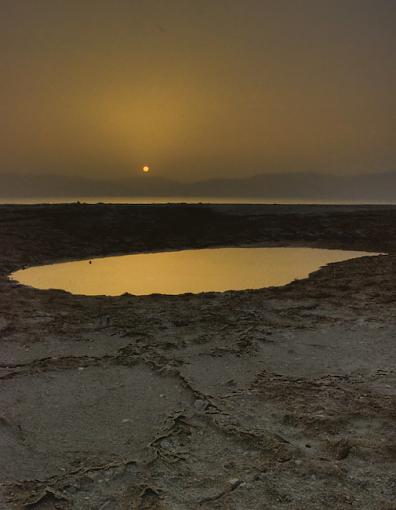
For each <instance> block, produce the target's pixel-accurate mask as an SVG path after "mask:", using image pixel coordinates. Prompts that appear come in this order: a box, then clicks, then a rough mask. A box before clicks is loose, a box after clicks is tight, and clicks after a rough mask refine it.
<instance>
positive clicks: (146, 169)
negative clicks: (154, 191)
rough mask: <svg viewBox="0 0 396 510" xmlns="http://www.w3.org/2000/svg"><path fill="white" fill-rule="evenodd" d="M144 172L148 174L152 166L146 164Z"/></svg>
mask: <svg viewBox="0 0 396 510" xmlns="http://www.w3.org/2000/svg"><path fill="white" fill-rule="evenodd" d="M143 172H144V173H145V174H147V173H148V172H150V167H149V166H147V165H145V166H144V167H143Z"/></svg>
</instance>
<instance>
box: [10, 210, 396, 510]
mask: <svg viewBox="0 0 396 510" xmlns="http://www.w3.org/2000/svg"><path fill="white" fill-rule="evenodd" d="M333 209H334V210H333ZM333 209H331V210H330V211H329V210H327V209H326V208H324V209H315V210H314V211H309V210H308V211H307V210H306V208H298V207H294V208H292V210H291V211H289V212H287V213H284V212H282V211H280V212H279V215H278V212H277V211H276V210H275V212H274V208H272V209H268V208H265V207H263V208H262V210H259V211H258V212H257V208H256V209H255V213H254V214H247V213H246V211H244V210H243V209H241V208H240V209H238V208H236V210H231V211H230V210H225V208H219V209H216V208H212V209H211V210H210V211H211V212H208V210H207V209H205V208H191V207H185V208H183V207H179V208H175V207H173V208H172V207H169V208H164V209H162V210H161V214H158V208H152V209H150V208H147V207H146V208H139V207H135V208H129V209H128V208H127V207H121V206H120V207H118V208H117V207H111V206H102V207H101V208H97V207H96V206H92V207H88V206H87V207H85V206H68V207H67V206H58V207H56V206H48V207H20V208H15V207H14V208H13V207H9V208H7V207H3V208H1V223H0V229H1V230H0V240H1V246H2V248H1V255H0V257H1V261H0V268H1V274H2V277H1V279H0V306H1V308H0V338H1V343H0V352H1V365H0V379H1V380H0V388H1V391H0V448H1V450H0V451H1V455H0V482H1V496H0V508H1V509H10V510H11V509H40V510H48V509H64V510H68V509H78V510H88V509H89V510H91V509H98V510H113V509H114V510H124V509H157V510H159V509H164V510H165V509H171V510H183V509H208V510H209V509H230V510H231V509H235V510H245V509H246V510H256V509H257V510H258V509H263V510H264V509H322V508H323V509H351V508H354V509H370V510H376V509H379V510H381V509H387V510H390V509H395V508H396V425H395V424H396V420H395V419H396V412H395V396H396V371H395V359H396V357H395V352H396V349H395V333H396V257H395V256H394V255H392V254H390V255H385V256H378V257H366V258H361V259H355V260H351V261H346V262H342V263H337V264H332V265H329V266H327V267H325V268H323V269H321V270H319V271H317V272H316V273H313V274H312V275H311V276H310V277H309V278H308V279H306V280H301V281H296V282H293V283H292V284H290V285H287V286H285V287H281V288H271V289H263V290H259V291H245V292H228V293H211V294H200V295H191V294H189V295H182V296H173V297H170V296H160V295H153V296H147V297H134V296H130V295H123V296H120V297H118V298H108V297H83V296H72V295H69V294H67V293H64V292H61V291H37V290H34V289H30V288H26V287H22V286H19V285H17V284H16V283H13V282H10V281H9V280H8V279H7V277H6V275H7V274H8V273H9V272H10V271H12V270H14V269H16V268H18V267H21V266H23V265H25V264H27V265H29V264H34V263H39V262H44V261H45V262H48V261H51V260H57V259H60V258H62V257H78V256H81V257H84V256H95V255H100V254H104V253H106V252H107V253H109V252H110V251H114V252H117V251H118V252H120V253H121V252H126V251H129V250H130V251H132V250H140V251H144V250H145V249H147V250H149V249H160V248H163V249H166V248H171V247H177V246H180V247H181V246H211V245H215V244H216V243H217V244H223V245H227V244H228V245H231V244H233V243H234V242H235V239H237V240H238V242H239V243H243V242H245V243H248V242H249V243H255V242H261V243H264V244H265V243H267V244H273V243H274V242H278V243H280V244H292V243H293V242H294V243H300V244H303V245H308V246H309V245H313V243H312V238H315V239H316V243H315V245H319V246H323V247H339V248H341V247H345V248H349V249H351V248H354V247H356V248H359V249H367V250H378V251H387V252H390V253H392V252H393V251H394V248H393V246H392V238H393V239H396V236H395V235H394V234H396V232H395V231H396V216H395V211H394V209H389V210H388V209H384V210H382V209H375V208H372V209H369V210H363V211H359V210H355V209H354V208H351V209H350V210H348V211H344V212H342V211H341V212H340V210H339V209H337V208H333ZM169 211H170V212H169ZM197 211H198V212H197ZM250 212H252V211H250ZM168 213H169V214H168ZM167 214H168V216H167ZM189 215H190V216H189ZM98 217H100V218H101V222H99V223H100V225H99V227H98V225H97V219H98ZM186 217H187V219H188V220H189V221H190V223H189V226H190V227H191V228H190V229H186V228H185V225H183V221H186ZM76 218H82V220H81V221H80V222H79V224H78V226H77V224H76V223H73V222H76V221H77V220H76ZM124 220H125V221H124ZM92 222H95V225H96V227H97V231H96V232H95V234H92V232H91V231H92V224H93V223H92ZM194 222H195V223H194ZM205 222H206V223H205ZM115 224H117V225H121V227H120V228H119V229H118V230H117V228H114V225H115ZM179 224H182V227H180V228H179V230H178V229H177V228H176V227H175V226H177V225H179ZM291 224H292V225H293V230H292V231H291V230H290V225H291ZM70 225H71V226H70ZM380 226H382V227H383V229H382V233H381V234H380V235H384V230H386V232H387V238H386V240H385V239H384V240H383V241H382V244H381V239H380V238H378V235H377V234H376V233H377V232H378V229H379V227H380ZM156 229H157V230H156ZM194 229H195V231H194ZM346 229H349V231H346ZM191 230H192V231H193V234H191ZM159 231H162V232H166V234H162V237H161V235H160V234H159ZM146 232H151V234H150V237H148V238H147V239H146V238H144V236H145V235H146ZM169 232H172V237H171V236H170V234H169ZM186 232H188V233H186ZM94 236H95V237H94ZM293 236H294V238H293ZM149 239H155V241H150V240H149ZM155 243H157V244H155Z"/></svg>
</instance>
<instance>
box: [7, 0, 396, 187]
mask: <svg viewBox="0 0 396 510" xmlns="http://www.w3.org/2000/svg"><path fill="white" fill-rule="evenodd" d="M395 26H396V1H395V0H139V1H138V0H95V1H94V0H35V1H32V0H0V72H1V80H0V88H1V94H0V171H4V172H5V171H20V172H38V173H39V172H49V171H50V172H54V173H55V172H57V173H62V172H67V173H70V174H83V175H87V176H96V175H98V176H99V175H100V176H103V175H104V176H110V177H113V176H115V175H122V176H126V175H128V174H130V175H135V174H136V172H137V169H138V168H139V167H140V166H141V165H143V164H149V165H150V166H151V167H152V168H153V172H155V174H157V175H160V176H169V177H177V178H180V179H186V180H190V179H201V178H207V177H224V176H232V177H233V176H247V175H251V174H256V173H261V172H273V171H276V172H282V171H290V170H293V171H294V170H314V171H321V172H323V171H331V172H339V173H349V172H365V171H384V170H393V169H395V170H396V143H395V141H396V98H395V90H396V64H395V63H396V30H395Z"/></svg>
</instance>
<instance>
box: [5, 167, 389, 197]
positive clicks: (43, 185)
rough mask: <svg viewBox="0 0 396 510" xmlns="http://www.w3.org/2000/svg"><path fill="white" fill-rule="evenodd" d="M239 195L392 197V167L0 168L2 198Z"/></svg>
mask: <svg viewBox="0 0 396 510" xmlns="http://www.w3.org/2000/svg"><path fill="white" fill-rule="evenodd" d="M100 196H103V197H121V196H122V197H127V196H130V197H172V196H174V197H190V198H193V197H221V198H226V197H240V198H246V199H249V198H254V199H259V198H263V199H274V200H275V201H276V199H292V200H298V199H301V200H346V201H352V200H353V201H380V202H384V201H385V202H386V201H389V202H395V201H396V172H383V173H377V174H364V175H353V176H350V175H349V176H336V175H323V174H317V173H308V172H307V173H302V172H300V173H288V174H261V175H256V176H253V177H246V178H240V179H210V180H204V181H197V182H180V181H174V180H171V179H166V178H163V177H156V176H154V175H144V176H141V177H131V178H124V179H108V180H100V179H97V180H95V179H90V178H85V177H78V176H67V175H51V174H48V175H44V174H41V175H33V174H16V173H15V174H11V173H0V197H2V198H34V197H40V198H45V197H48V198H50V197H51V198H57V197H69V198H73V197H76V199H77V198H78V197H100Z"/></svg>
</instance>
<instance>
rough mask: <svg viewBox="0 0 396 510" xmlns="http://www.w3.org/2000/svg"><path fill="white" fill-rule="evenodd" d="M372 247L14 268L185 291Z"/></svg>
mask: <svg viewBox="0 0 396 510" xmlns="http://www.w3.org/2000/svg"><path fill="white" fill-rule="evenodd" d="M364 255H376V254H375V253H367V252H359V251H345V250H324V249H316V248H219V249H202V250H182V251H173V252H161V253H146V254H137V255H123V256H117V257H106V258H101V259H92V260H91V261H89V260H81V261H77V262H66V263H60V264H53V265H47V266H37V267H32V268H29V269H25V270H21V271H17V272H16V273H14V274H13V275H12V278H13V279H15V280H17V281H19V282H20V283H22V284H24V285H29V286H32V287H36V288H39V289H63V290H66V291H68V292H71V293H73V294H84V295H108V296H118V295H120V294H124V293H125V292H128V293H130V294H135V295H147V294H153V293H160V294H183V293H185V292H193V293H198V292H210V291H225V290H242V289H257V288H262V287H270V286H279V285H285V284H286V283H289V282H291V281H293V280H294V279H300V278H305V277H307V276H308V275H309V273H311V272H312V271H315V270H317V269H318V268H319V267H321V266H323V265H325V264H328V263H329V262H340V261H342V260H347V259H352V258H356V257H362V256H364Z"/></svg>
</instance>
